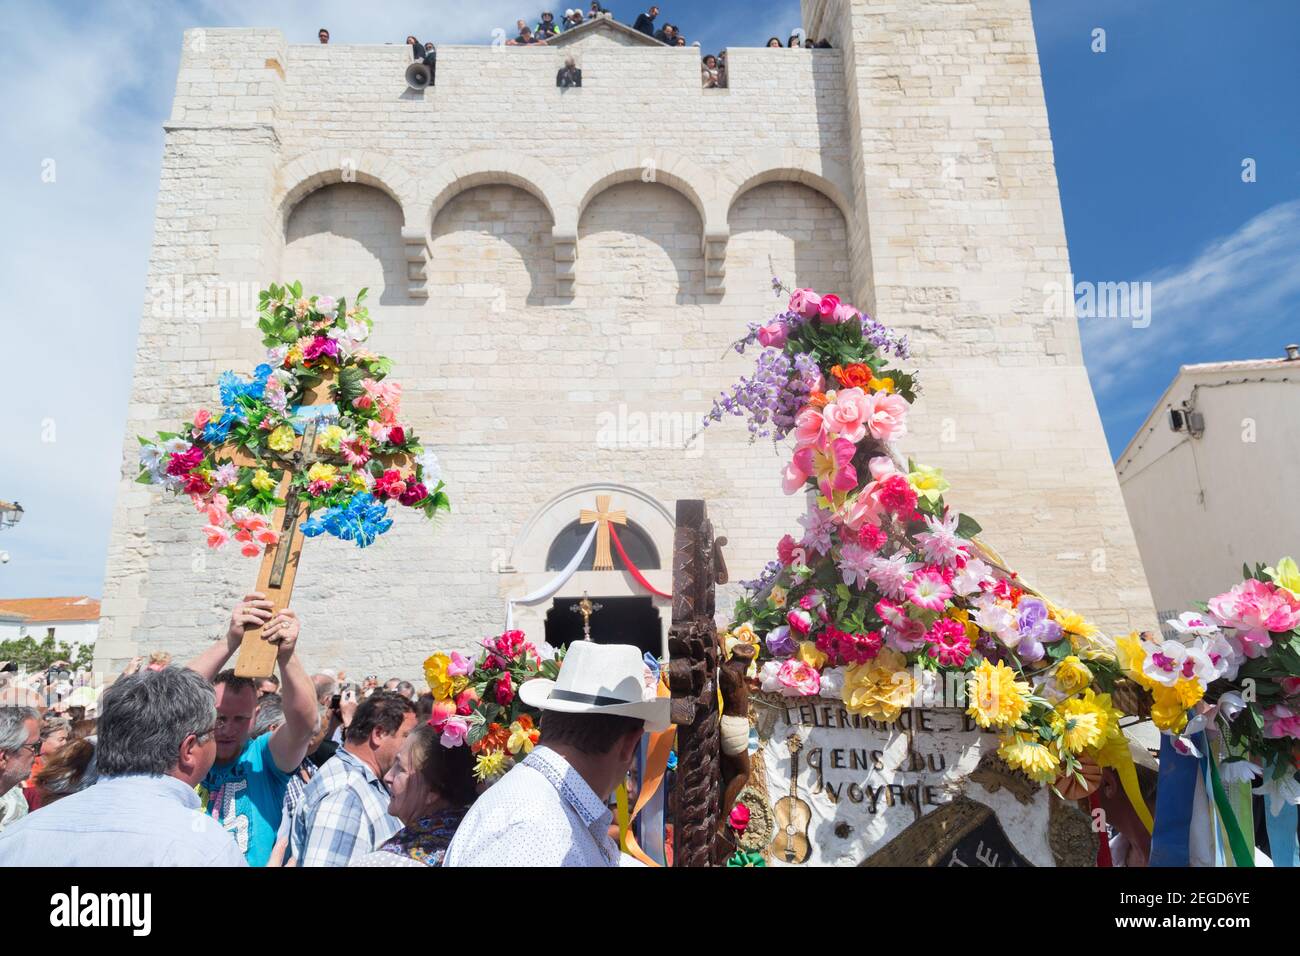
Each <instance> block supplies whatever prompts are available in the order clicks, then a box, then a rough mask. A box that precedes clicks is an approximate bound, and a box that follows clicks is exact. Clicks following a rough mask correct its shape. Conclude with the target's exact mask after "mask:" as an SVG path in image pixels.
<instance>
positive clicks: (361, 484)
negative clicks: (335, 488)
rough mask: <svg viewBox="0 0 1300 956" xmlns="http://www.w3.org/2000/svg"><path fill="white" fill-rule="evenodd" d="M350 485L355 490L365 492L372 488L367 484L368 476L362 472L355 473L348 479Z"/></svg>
mask: <svg viewBox="0 0 1300 956" xmlns="http://www.w3.org/2000/svg"><path fill="white" fill-rule="evenodd" d="M348 484H350V485H351V486H352V487H353V488H355V489H356V490H357V491H365V490H366V489H368V488H369V487H370V486H369V485H368V484H367V483H366V476H365V474H364V473H363V472H360V471H354V472H353V473H352V475H351V476H350V477H349V478H348Z"/></svg>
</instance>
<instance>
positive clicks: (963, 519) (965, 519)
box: [957, 514, 984, 538]
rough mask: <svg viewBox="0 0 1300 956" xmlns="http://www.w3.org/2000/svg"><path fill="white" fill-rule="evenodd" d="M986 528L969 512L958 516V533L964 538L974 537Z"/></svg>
mask: <svg viewBox="0 0 1300 956" xmlns="http://www.w3.org/2000/svg"><path fill="white" fill-rule="evenodd" d="M983 530H984V529H983V528H981V527H980V523H979V522H978V521H976V520H975V519H974V518H972V517H971V516H970V515H968V514H961V515H958V516H957V534H958V535H959V536H961V537H963V538H973V537H975V535H977V534H979V533H980V532H981V531H983Z"/></svg>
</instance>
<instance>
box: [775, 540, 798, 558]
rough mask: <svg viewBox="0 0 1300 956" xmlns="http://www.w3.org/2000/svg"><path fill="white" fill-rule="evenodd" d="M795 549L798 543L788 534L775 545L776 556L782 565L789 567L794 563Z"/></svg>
mask: <svg viewBox="0 0 1300 956" xmlns="http://www.w3.org/2000/svg"><path fill="white" fill-rule="evenodd" d="M796 547H798V542H796V541H795V540H794V538H792V537H791V536H790V535H788V534H787V535H784V536H783V537H782V538H781V540H780V541H778V542H777V543H776V556H777V557H778V558H780V559H781V563H782V564H785V565H789V564H792V563H793V562H794V558H795V554H794V552H795V548H796Z"/></svg>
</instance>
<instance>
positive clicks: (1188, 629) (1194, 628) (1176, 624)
mask: <svg viewBox="0 0 1300 956" xmlns="http://www.w3.org/2000/svg"><path fill="white" fill-rule="evenodd" d="M1165 623H1166V624H1168V625H1169V626H1170V627H1172V628H1173V629H1174V630H1175V631H1177V632H1178V633H1179V634H1194V635H1196V636H1198V637H1201V636H1205V637H1208V636H1210V635H1211V634H1217V633H1218V632H1219V626H1218V625H1217V624H1215V623H1214V621H1212V620H1211V619H1209V618H1207V617H1206V616H1205V615H1203V614H1198V613H1197V612H1196V611H1184V612H1183V613H1182V614H1180V615H1178V616H1177V617H1175V618H1171V619H1170V620H1168V621H1165Z"/></svg>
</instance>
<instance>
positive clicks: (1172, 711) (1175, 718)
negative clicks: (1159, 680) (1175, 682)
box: [1151, 684, 1187, 734]
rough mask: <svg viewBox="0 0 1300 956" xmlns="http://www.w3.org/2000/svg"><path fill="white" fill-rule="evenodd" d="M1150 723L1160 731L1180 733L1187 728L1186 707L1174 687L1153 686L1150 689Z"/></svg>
mask: <svg viewBox="0 0 1300 956" xmlns="http://www.w3.org/2000/svg"><path fill="white" fill-rule="evenodd" d="M1151 697H1152V703H1151V722H1152V723H1153V724H1155V725H1156V727H1157V728H1159V729H1160V730H1167V731H1169V732H1170V733H1174V734H1177V733H1181V732H1182V730H1183V728H1184V727H1186V726H1187V707H1186V705H1185V704H1183V701H1182V697H1181V695H1180V694H1179V693H1178V689H1177V688H1176V687H1166V686H1165V685H1164V684H1155V685H1154V686H1153V687H1152V688H1151Z"/></svg>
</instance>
